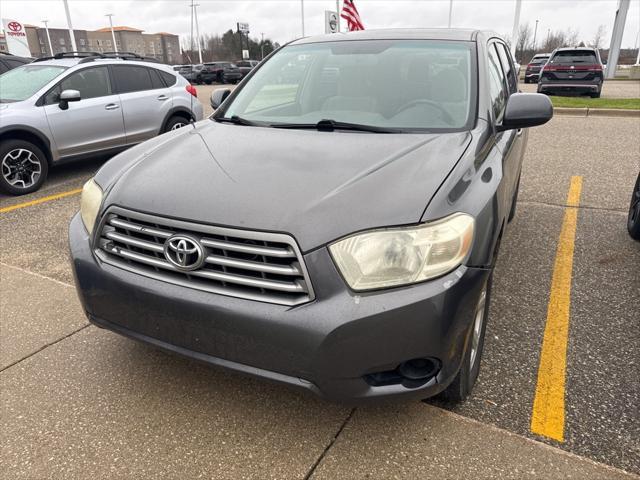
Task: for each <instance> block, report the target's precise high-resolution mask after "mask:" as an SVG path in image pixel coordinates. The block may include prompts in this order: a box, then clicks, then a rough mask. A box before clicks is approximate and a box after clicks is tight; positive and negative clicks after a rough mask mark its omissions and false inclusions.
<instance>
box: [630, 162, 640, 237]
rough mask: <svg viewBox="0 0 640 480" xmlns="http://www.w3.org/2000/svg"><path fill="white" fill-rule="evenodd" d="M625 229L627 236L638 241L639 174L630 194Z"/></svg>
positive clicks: (639, 215)
mask: <svg viewBox="0 0 640 480" xmlns="http://www.w3.org/2000/svg"><path fill="white" fill-rule="evenodd" d="M627 229H628V230H629V235H631V237H632V238H635V239H636V240H640V172H639V173H638V178H637V179H636V186H635V187H634V189H633V193H632V194H631V204H630V205H629V217H628V219H627Z"/></svg>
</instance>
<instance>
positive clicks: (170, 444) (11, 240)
mask: <svg viewBox="0 0 640 480" xmlns="http://www.w3.org/2000/svg"><path fill="white" fill-rule="evenodd" d="M614 83H615V84H616V85H617V84H625V85H626V84H628V85H626V87H625V88H634V87H633V85H634V83H633V82H631V83H630V82H611V83H610V84H611V85H613V84H614ZM607 85H609V84H607ZM635 85H638V84H637V83H636V84H635ZM523 87H524V86H523ZM526 87H529V85H527V86H526ZM213 88H219V86H216V87H213ZM615 88H618V87H617V86H616V87H615ZM198 90H199V95H200V97H201V99H202V100H203V102H206V104H208V97H209V95H210V91H211V90H212V87H198ZM203 97H204V98H203ZM639 138H640V119H638V118H606V117H585V118H576V117H566V116H556V117H555V118H554V119H553V120H552V121H551V122H550V123H549V124H547V125H545V126H543V127H540V128H536V129H532V131H531V132H530V136H529V145H528V149H527V155H526V159H525V163H524V170H523V176H522V184H521V188H520V199H519V204H518V212H517V215H516V218H515V219H514V221H513V222H512V223H511V224H510V228H509V229H508V230H507V232H506V236H505V238H504V239H503V242H502V249H501V252H500V255H499V259H498V264H497V270H496V274H495V278H494V287H493V288H494V289H493V295H492V299H491V309H490V319H489V323H488V327H487V337H486V344H485V352H484V356H483V359H482V369H481V373H480V378H479V383H478V384H477V385H476V388H475V390H474V393H473V396H472V397H471V398H470V399H469V400H468V401H467V402H466V403H465V404H463V405H460V406H458V407H455V408H451V407H450V406H449V405H446V404H442V403H441V402H439V401H438V400H437V399H435V400H429V401H427V402H424V403H420V402H417V403H399V404H382V405H378V406H367V407H356V408H351V407H345V406H341V405H334V404H330V403H326V402H324V401H321V400H319V399H316V398H314V397H311V396H309V395H307V394H304V393H299V392H297V391H292V390H289V389H287V388H285V387H282V386H279V385H272V384H269V383H266V382H263V381H259V380H254V379H251V378H246V377H243V376H240V375H235V374H230V373H226V372H221V371H218V370H215V369H212V368H209V367H206V366H202V365H199V364H197V363H195V362H193V361H190V360H186V359H183V358H179V357H175V356H171V355H168V354H165V353H163V352H159V351H157V350H154V349H152V348H150V347H148V346H145V345H141V344H138V343H135V342H133V341H130V340H127V339H124V338H122V337H119V336H117V335H115V334H113V333H110V332H106V331H103V330H100V329H98V328H96V327H94V326H90V325H88V323H87V321H86V319H85V317H84V315H83V313H82V312H81V308H80V306H79V303H78V301H77V298H76V295H75V291H74V288H73V279H72V274H71V270H70V268H69V266H68V258H67V225H68V222H69V220H70V218H71V217H72V216H73V215H74V213H75V212H76V211H77V210H78V208H79V195H78V189H79V188H80V187H81V186H82V184H83V182H84V181H86V179H87V178H89V177H90V176H91V175H92V174H93V172H95V170H96V169H97V168H99V166H100V165H101V164H102V163H103V162H104V161H105V160H100V161H92V162H88V163H86V164H72V165H66V166H63V167H60V168H58V169H54V171H53V172H52V174H51V176H50V179H49V180H48V182H47V184H46V185H45V187H44V188H43V189H42V190H40V191H39V192H36V193H34V194H31V195H28V196H26V197H20V198H10V197H5V196H1V197H0V279H1V280H0V282H1V291H2V294H1V296H0V319H1V324H0V327H1V336H0V347H1V349H0V396H1V398H2V440H3V448H2V455H1V458H0V465H1V469H2V471H5V472H6V473H5V475H6V477H5V478H28V479H31V478H90V477H94V478H151V477H154V478H155V477H161V478H200V477H202V478H261V479H262V478H301V479H302V478H400V477H403V478H465V477H470V478H486V477H496V478H594V479H596V478H598V479H599V478H635V476H634V475H633V474H640V446H639V445H640V444H639V443H638V439H639V438H640V420H639V418H638V417H639V415H638V398H640V382H638V371H640V369H639V364H640V353H639V350H638V345H639V343H640V323H639V321H638V320H639V319H640V314H639V312H640V244H639V243H637V242H634V241H633V240H631V238H630V237H629V236H628V235H627V233H626V229H625V220H626V213H627V208H628V202H629V199H630V196H631V190H632V187H633V182H634V180H635V177H636V175H637V173H638V171H639V170H640V142H639V140H638V139H639ZM576 185H580V186H581V188H580V189H579V191H578V195H577V197H576V196H575V195H574V196H573V197H572V196H571V195H569V194H570V187H571V186H573V187H575V186H576ZM573 193H574V194H575V191H574V192H573ZM30 202H31V203H30ZM568 204H570V206H568ZM567 212H574V213H577V215H576V225H575V227H576V228H575V241H573V240H571V239H569V241H570V243H571V245H570V246H571V251H572V269H570V270H569V278H568V281H569V285H570V291H569V292H568V291H567V290H568V289H565V290H563V291H560V292H557V289H556V288H554V285H555V282H556V281H557V278H556V275H555V274H554V272H555V271H556V270H557V264H558V261H559V260H558V257H559V255H558V252H559V249H558V247H559V246H561V244H562V242H565V241H566V240H567V239H566V238H564V237H562V238H561V231H564V230H563V229H564V222H565V218H566V217H567ZM556 286H557V285H556ZM554 292H556V293H558V294H560V295H567V296H568V298H569V301H570V310H569V318H568V325H567V327H568V331H567V332H566V338H565V340H566V356H564V357H563V358H557V359H556V360H557V361H558V362H560V364H562V365H563V366H564V368H565V369H566V381H565V383H564V385H563V386H562V389H563V391H562V392H561V393H562V394H563V399H564V404H563V405H561V408H562V411H561V412H559V411H557V410H556V411H547V414H548V415H550V416H553V415H561V416H562V417H563V435H562V439H561V440H557V439H554V438H552V437H549V436H545V435H539V434H537V433H535V432H534V431H532V424H531V419H532V415H533V413H532V412H533V411H534V403H535V399H536V396H537V395H538V394H539V390H540V382H541V378H544V376H545V375H546V374H547V373H548V372H545V371H544V369H543V368H540V365H541V364H544V362H541V357H543V356H544V355H543V353H542V352H543V344H544V345H549V342H551V343H553V340H554V335H555V334H557V332H554V331H549V329H548V328H545V327H546V325H547V322H548V317H549V314H548V312H549V302H550V298H553V295H554ZM547 408H548V409H553V408H556V409H558V408H559V406H558V405H557V404H552V403H551V404H549V405H547ZM595 462H597V463H595ZM610 467H613V468H610ZM624 472H627V473H624Z"/></svg>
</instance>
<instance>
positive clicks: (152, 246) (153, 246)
mask: <svg viewBox="0 0 640 480" xmlns="http://www.w3.org/2000/svg"><path fill="white" fill-rule="evenodd" d="M104 236H105V237H107V238H108V239H109V240H116V241H118V242H122V243H126V244H127V245H132V246H134V247H138V248H146V249H147V250H151V251H153V252H158V253H163V252H164V247H162V246H161V245H158V244H157V243H153V242H147V241H146V240H139V239H137V238H133V237H129V236H127V235H121V234H119V233H117V232H106V233H105V234H104Z"/></svg>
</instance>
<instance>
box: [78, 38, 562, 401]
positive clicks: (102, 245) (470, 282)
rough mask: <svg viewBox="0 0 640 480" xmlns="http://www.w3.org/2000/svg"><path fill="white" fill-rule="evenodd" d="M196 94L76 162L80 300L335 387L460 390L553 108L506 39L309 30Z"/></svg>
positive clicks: (234, 362) (131, 328)
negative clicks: (92, 168)
mask: <svg viewBox="0 0 640 480" xmlns="http://www.w3.org/2000/svg"><path fill="white" fill-rule="evenodd" d="M217 92H221V93H217ZM224 96H226V99H225V100H224V101H223V103H220V100H221V98H222V97H224ZM213 106H214V107H217V109H216V112H215V113H214V114H213V115H212V117H211V118H210V120H207V121H204V122H199V123H198V124H197V125H196V126H195V128H184V129H181V130H178V131H176V132H171V133H169V134H167V135H163V136H162V137H159V138H157V139H154V140H150V141H149V142H146V143H145V144H143V145H140V146H138V147H134V148H132V149H130V150H128V151H126V152H124V153H122V154H120V155H118V156H117V157H115V158H113V159H112V160H111V161H109V162H107V164H106V165H104V166H103V167H102V168H101V169H100V171H99V172H98V173H97V174H96V176H95V177H94V178H93V179H91V180H89V181H88V182H87V183H86V185H85V187H84V190H83V193H82V199H81V210H80V213H79V214H78V215H76V217H74V219H73V220H72V222H71V225H70V227H69V242H70V247H71V257H72V260H73V269H74V274H75V275H74V276H75V279H76V282H77V286H78V292H79V295H80V299H81V301H82V305H83V307H84V310H85V312H86V313H87V316H88V317H89V319H90V320H91V322H93V323H94V324H96V325H98V326H100V327H103V328H108V329H111V330H114V331H115V332H118V333H120V334H123V335H127V336H129V337H132V338H134V339H137V340H141V341H144V342H148V343H150V344H153V345H156V346H158V347H161V348H164V349H167V350H169V351H173V352H177V353H180V354H183V355H187V356H189V357H192V358H196V359H198V360H201V361H204V362H208V363H210V364H212V365H218V366H222V367H226V368H229V369H232V370H236V371H239V372H244V373H248V374H252V375H257V376H259V377H263V378H268V379H271V380H276V381H279V382H283V383H286V384H289V385H294V386H297V387H300V388H303V389H306V390H308V391H311V392H315V393H317V394H320V395H323V396H325V397H327V398H331V399H334V400H345V401H360V400H365V399H371V398H383V397H391V396H410V397H416V398H426V397H429V396H432V395H436V394H438V393H441V392H444V394H445V395H446V396H447V398H449V399H451V400H453V401H460V400H462V399H464V398H465V397H466V396H467V395H468V394H469V392H470V391H471V388H472V387H473V385H474V383H475V381H476V378H477V377H478V372H479V369H480V358H481V356H482V349H483V343H484V332H485V328H486V324H487V320H488V318H487V312H488V309H489V297H490V293H491V279H492V275H493V266H494V263H495V258H496V255H497V252H498V249H499V246H500V240H501V239H502V238H503V235H502V234H503V232H504V230H505V229H506V228H507V223H508V222H509V220H510V219H512V218H513V217H514V215H515V213H516V212H515V211H516V200H517V196H518V185H519V182H520V172H521V167H522V159H523V155H524V152H525V149H526V143H527V135H528V133H527V127H532V126H535V125H541V124H543V123H545V122H547V121H548V120H549V119H550V118H551V116H552V114H553V107H552V105H551V102H550V100H549V99H548V98H547V97H546V96H544V95H540V94H536V93H519V92H518V75H517V67H516V65H515V63H514V61H513V58H512V56H511V53H510V50H509V48H508V47H507V45H506V43H505V42H504V41H503V40H501V39H500V38H499V37H497V36H496V35H494V34H492V33H488V32H478V31H473V30H446V29H433V30H409V29H401V30H379V31H375V30H367V31H364V32H351V33H347V34H344V35H325V36H321V37H310V38H304V39H300V40H297V41H295V42H292V43H290V44H288V45H286V46H285V47H283V48H281V49H279V50H278V51H276V52H275V53H274V54H273V55H271V56H270V57H269V58H267V59H266V60H265V61H264V62H262V63H260V65H258V66H257V67H256V69H255V70H254V71H253V72H252V73H251V75H250V76H249V77H247V79H246V80H245V81H243V82H242V83H241V84H240V86H239V87H238V88H236V89H235V90H234V91H233V92H232V93H230V92H229V91H228V90H227V91H226V93H225V91H224V90H223V89H219V90H216V91H215V92H214V93H213Z"/></svg>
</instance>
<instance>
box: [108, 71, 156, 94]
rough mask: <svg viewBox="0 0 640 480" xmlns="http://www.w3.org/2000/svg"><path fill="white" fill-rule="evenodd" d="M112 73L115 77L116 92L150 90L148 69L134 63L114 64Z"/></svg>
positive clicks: (151, 85)
mask: <svg viewBox="0 0 640 480" xmlns="http://www.w3.org/2000/svg"><path fill="white" fill-rule="evenodd" d="M112 68H113V74H114V75H115V77H116V85H117V86H118V93H129V92H140V91H142V90H152V89H153V84H152V83H151V75H149V69H147V68H144V67H136V66H134V65H114V66H113V67H112Z"/></svg>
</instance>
